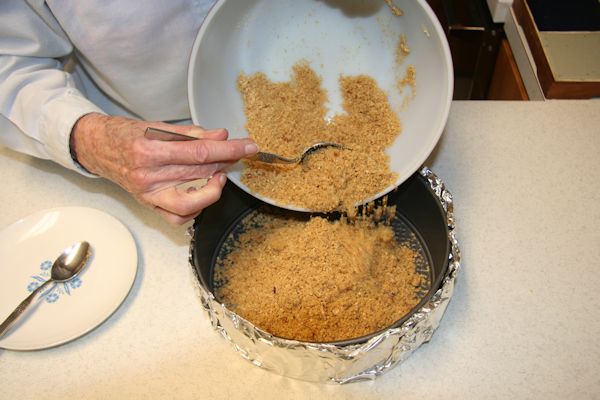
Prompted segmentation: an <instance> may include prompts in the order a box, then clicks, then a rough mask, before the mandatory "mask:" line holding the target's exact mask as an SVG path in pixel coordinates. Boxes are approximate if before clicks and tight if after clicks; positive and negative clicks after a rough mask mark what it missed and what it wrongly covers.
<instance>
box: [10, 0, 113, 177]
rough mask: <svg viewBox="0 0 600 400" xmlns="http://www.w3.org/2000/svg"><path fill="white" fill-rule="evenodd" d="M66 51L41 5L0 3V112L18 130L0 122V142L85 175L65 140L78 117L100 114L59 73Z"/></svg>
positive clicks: (33, 0) (19, 0) (34, 1)
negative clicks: (92, 113)
mask: <svg viewBox="0 0 600 400" xmlns="http://www.w3.org/2000/svg"><path fill="white" fill-rule="evenodd" d="M72 50H73V46H72V45H71V43H70V42H69V40H68V38H67V37H66V35H65V34H64V32H63V31H62V30H61V28H60V26H59V25H58V23H57V22H56V20H54V18H53V16H52V14H51V13H50V12H49V10H48V9H47V8H46V5H45V3H44V1H42V0H28V1H23V0H2V1H0V113H1V114H2V115H3V116H5V117H7V118H8V119H9V120H10V121H11V122H12V123H13V124H14V125H16V127H18V128H19V129H15V128H14V127H11V126H9V123H8V122H7V121H5V120H4V119H0V143H2V144H3V145H5V146H7V147H9V148H12V149H14V150H16V151H19V152H22V153H27V154H30V155H33V156H35V157H39V158H44V159H51V160H54V161H56V162H57V163H59V164H61V165H63V166H65V167H67V168H70V169H73V170H76V171H78V172H80V173H84V174H86V173H85V172H84V171H83V170H82V169H81V168H80V167H78V166H77V165H76V163H75V162H74V161H73V160H72V159H71V156H70V149H69V138H70V134H71V130H72V128H73V126H74V124H75V123H76V122H77V120H78V119H79V118H81V117H82V116H83V115H85V114H88V113H90V112H102V110H101V109H100V108H99V107H97V106H96V105H94V104H93V103H92V102H90V101H89V100H88V99H86V98H85V96H84V95H83V94H82V93H81V92H80V91H79V89H78V88H77V87H76V84H75V80H74V79H73V77H72V76H71V75H70V74H69V73H68V72H65V70H64V60H65V59H66V57H68V56H69V55H70V54H71V52H72ZM86 175H87V174H86Z"/></svg>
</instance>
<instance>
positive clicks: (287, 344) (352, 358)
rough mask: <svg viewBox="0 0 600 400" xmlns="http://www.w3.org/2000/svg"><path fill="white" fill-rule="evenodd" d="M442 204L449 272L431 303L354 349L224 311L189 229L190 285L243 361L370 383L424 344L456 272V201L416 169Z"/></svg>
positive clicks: (300, 374)
mask: <svg viewBox="0 0 600 400" xmlns="http://www.w3.org/2000/svg"><path fill="white" fill-rule="evenodd" d="M419 173H420V174H421V176H423V177H424V178H425V179H426V180H427V182H428V183H429V186H430V187H431V189H432V190H433V192H434V193H435V195H436V197H437V198H438V200H439V201H440V203H441V205H442V207H443V209H444V211H445V214H446V217H447V223H448V239H449V242H450V252H449V256H448V269H447V271H446V275H445V276H444V278H443V279H442V283H441V285H440V288H439V289H438V290H437V291H436V292H435V293H434V295H433V296H432V297H431V299H430V301H429V302H427V303H426V304H424V305H423V306H422V307H421V308H420V309H419V310H417V311H416V312H415V313H414V314H413V315H412V316H411V317H410V318H409V319H407V320H406V321H405V322H404V323H403V324H402V325H401V326H399V327H397V328H392V329H388V330H386V331H384V332H382V333H380V334H378V335H376V336H374V337H372V338H370V339H369V340H367V341H365V342H363V343H359V344H352V345H344V346H342V345H335V344H328V343H324V344H319V343H308V342H301V341H296V340H288V339H281V338H278V337H276V336H273V335H271V334H269V333H268V332H265V331H263V330H261V329H260V328H257V327H255V326H254V325H253V324H252V323H251V322H249V321H247V320H245V319H244V318H242V317H240V316H239V315H237V314H236V313H234V312H232V311H230V310H228V309H227V308H226V307H225V306H224V305H223V304H221V303H219V302H218V301H217V300H216V299H215V297H214V295H213V294H212V293H210V292H209V291H208V290H207V289H206V288H204V287H203V286H202V284H201V283H200V282H201V281H200V279H199V277H198V275H197V272H196V269H195V268H194V265H193V261H192V251H193V248H194V235H193V228H191V229H192V231H191V232H189V233H190V235H191V237H192V240H191V243H190V256H189V264H190V267H191V271H192V274H193V282H194V284H195V288H196V292H197V294H198V296H199V298H200V301H201V304H202V308H203V309H204V310H205V311H206V313H207V315H208V318H209V320H210V322H211V324H212V327H213V329H214V330H215V331H216V332H217V333H219V334H220V335H221V336H222V337H223V338H225V340H227V341H228V342H229V343H230V344H231V345H232V347H233V348H234V349H235V350H236V351H237V352H238V353H239V354H240V355H241V356H242V357H243V358H245V359H246V360H248V361H250V362H251V363H252V364H254V365H256V366H259V367H261V368H264V369H267V370H270V371H272V372H275V373H277V374H280V375H284V376H288V377H291V378H296V379H301V380H306V381H312V382H322V383H333V384H336V383H337V384H344V383H351V382H357V381H363V380H373V379H375V378H376V377H377V376H379V375H382V374H384V373H385V372H387V371H389V370H390V369H392V368H393V367H395V366H396V365H398V364H399V363H400V362H402V361H404V360H405V359H406V358H408V357H409V356H410V355H411V354H412V353H413V352H414V351H415V350H416V349H417V348H419V347H420V346H421V345H422V344H423V343H426V342H428V341H429V340H430V339H431V337H432V336H433V333H434V332H435V330H436V329H437V328H438V326H439V324H440V321H441V319H442V316H443V314H444V312H445V311H446V307H447V306H448V303H449V301H450V298H451V297H452V293H453V291H454V286H455V282H456V277H457V275H458V272H459V270H460V250H459V247H458V242H457V240H456V234H455V221H454V203H453V198H452V194H451V193H450V192H449V191H448V190H447V189H446V186H445V184H444V183H443V182H442V180H441V179H440V178H438V177H437V176H436V175H435V174H434V173H433V172H432V171H431V170H430V169H429V168H428V167H426V166H425V167H422V169H421V170H420V171H419Z"/></svg>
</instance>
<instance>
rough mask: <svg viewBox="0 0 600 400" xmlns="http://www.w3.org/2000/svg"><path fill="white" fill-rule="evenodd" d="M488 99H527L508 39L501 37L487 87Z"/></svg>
mask: <svg viewBox="0 0 600 400" xmlns="http://www.w3.org/2000/svg"><path fill="white" fill-rule="evenodd" d="M487 99H488V100H529V96H528V95H527V90H526V89H525V85H524V84H523V79H521V74H520V73H519V68H518V67H517V63H516V62H515V58H514V56H513V53H512V50H511V48H510V45H509V44H508V40H506V39H503V40H502V43H501V45H500V49H499V51H498V57H497V58H496V66H495V68H494V73H493V75H492V80H491V82H490V86H489V89H488V95H487Z"/></svg>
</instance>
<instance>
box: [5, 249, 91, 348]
mask: <svg viewBox="0 0 600 400" xmlns="http://www.w3.org/2000/svg"><path fill="white" fill-rule="evenodd" d="M90 254H91V251H90V244H89V243H88V242H78V243H75V244H74V245H72V246H71V247H67V248H66V249H65V250H63V252H62V254H61V255H60V256H58V258H57V259H56V261H54V264H52V269H51V271H50V279H48V280H47V281H46V282H44V283H42V284H41V285H40V286H38V288H37V289H35V290H34V291H33V292H31V294H30V295H29V296H27V298H26V299H25V300H23V301H22V302H21V304H19V305H18V306H17V308H15V310H14V311H13V312H12V313H11V314H10V315H9V316H8V318H6V319H5V320H4V322H2V324H1V325H0V337H2V336H3V335H4V334H5V333H6V332H7V331H8V329H9V328H10V327H11V326H12V325H13V324H14V323H15V322H16V321H17V319H18V318H19V316H20V315H21V314H22V313H23V311H25V310H26V309H27V307H28V306H29V305H30V304H31V302H32V301H33V299H34V298H35V297H36V296H37V294H38V293H39V292H41V291H42V289H43V288H45V287H46V286H48V285H49V284H50V283H51V282H54V283H57V282H58V283H60V282H67V281H69V280H70V279H73V278H74V277H76V276H77V274H79V272H80V271H81V270H82V269H83V267H84V266H85V264H86V262H87V260H88V258H89V256H90Z"/></svg>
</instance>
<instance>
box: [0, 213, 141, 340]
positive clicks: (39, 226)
mask: <svg viewBox="0 0 600 400" xmlns="http://www.w3.org/2000/svg"><path fill="white" fill-rule="evenodd" d="M82 240H85V241H87V242H89V243H90V245H91V247H92V256H91V257H90V260H89V261H88V264H87V265H86V267H85V269H84V270H83V271H82V272H81V274H80V275H79V277H78V278H75V280H74V281H71V282H70V283H66V284H62V283H61V284H57V285H56V286H55V287H54V289H53V290H52V291H51V292H50V293H47V294H46V295H45V296H44V297H41V298H40V299H39V300H38V301H37V302H35V304H32V305H31V306H30V309H28V310H27V311H26V312H25V314H24V315H23V317H22V318H21V319H20V320H19V321H17V323H16V324H15V325H14V326H13V327H12V328H11V329H10V330H9V331H8V332H7V333H6V335H5V336H4V337H3V338H2V339H1V340H0V348H5V349H10V350H37V349H44V348H48V347H53V346H57V345H59V344H63V343H65V342H68V341H71V340H73V339H76V338H78V337H80V336H81V335H84V334H85V333H87V332H89V331H90V330H92V329H94V328H95V327H96V326H98V325H100V324H101V323H102V322H103V321H105V320H106V319H107V318H108V317H109V316H110V315H111V314H112V313H113V312H114V311H115V310H116V309H117V308H118V307H119V305H120V304H121V303H122V302H123V300H124V299H125V298H126V297H127V294H128V293H129V290H130V289H131V286H132V285H133V282H134V281H135V276H136V272H137V263H138V257H137V249H136V245H135V241H134V240H133V237H132V236H131V233H130V232H129V231H128V230H127V228H125V226H123V224H122V223H121V222H119V221H118V220H117V219H115V218H114V217H112V216H110V215H108V214H106V213H104V212H101V211H99V210H96V209H93V208H86V207H62V208H54V209H49V210H44V211H40V212H36V213H34V214H31V215H29V216H27V217H25V218H23V219H21V220H19V221H17V222H15V223H13V224H12V225H10V226H8V227H6V228H5V229H3V230H2V231H0V260H2V261H1V262H0V276H2V279H0V321H4V319H5V318H6V317H7V316H8V315H9V314H10V313H11V312H12V311H13V309H14V308H15V307H16V306H17V305H18V304H19V303H20V302H21V301H22V300H23V299H24V298H25V297H27V295H28V294H29V293H30V291H31V290H33V289H34V288H35V287H36V286H37V285H39V283H40V282H41V281H43V280H46V279H48V277H49V273H50V269H49V267H50V265H51V264H52V262H53V261H54V260H55V259H56V257H58V255H59V254H60V253H61V252H62V251H63V250H64V249H65V248H67V247H69V246H71V245H72V244H74V243H75V242H79V241H82Z"/></svg>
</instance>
